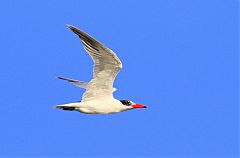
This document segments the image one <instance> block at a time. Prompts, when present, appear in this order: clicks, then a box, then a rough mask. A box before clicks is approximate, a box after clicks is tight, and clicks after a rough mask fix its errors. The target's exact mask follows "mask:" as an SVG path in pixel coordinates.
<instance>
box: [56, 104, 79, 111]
mask: <svg viewBox="0 0 240 158" xmlns="http://www.w3.org/2000/svg"><path fill="white" fill-rule="evenodd" d="M55 108H57V109H62V110H70V111H73V110H76V106H74V104H72V103H69V104H63V105H57V106H55Z"/></svg>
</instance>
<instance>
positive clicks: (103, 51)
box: [68, 25, 122, 101]
mask: <svg viewBox="0 0 240 158" xmlns="http://www.w3.org/2000/svg"><path fill="white" fill-rule="evenodd" d="M68 27H69V28H70V29H71V30H72V31H73V32H74V33H75V34H77V35H78V36H79V37H80V40H81V42H82V44H83V46H84V49H85V50H86V51H87V52H88V54H89V55H90V56H91V58H92V60H93V62H94V67H93V78H92V80H91V81H90V82H89V83H88V85H87V88H86V92H85V93H84V94H83V96H82V101H87V100H92V99H96V98H101V97H104V98H106V97H111V98H112V97H113V91H115V88H113V82H114V80H115V77H116V76H117V74H118V72H119V71H120V70H121V68H122V63H121V61H120V60H119V58H118V57H117V55H116V54H115V53H114V52H113V51H112V50H111V49H109V48H107V47H105V46H104V45H103V44H101V43H100V42H98V41H97V40H95V39H94V38H92V37H91V36H89V35H88V34H86V33H85V32H83V31H80V30H79V29H77V28H76V27H74V26H71V25H68Z"/></svg>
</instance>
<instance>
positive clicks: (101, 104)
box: [76, 99, 127, 114]
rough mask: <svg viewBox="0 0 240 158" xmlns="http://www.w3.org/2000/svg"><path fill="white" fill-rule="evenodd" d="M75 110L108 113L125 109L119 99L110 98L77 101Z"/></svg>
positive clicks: (88, 112)
mask: <svg viewBox="0 0 240 158" xmlns="http://www.w3.org/2000/svg"><path fill="white" fill-rule="evenodd" d="M76 110H77V111H79V112H82V113H87V114H109V113H117V112H121V111H124V110H127V109H126V107H125V106H124V105H122V104H121V102H120V101H118V100H116V99H111V100H97V101H96V100H92V101H86V102H80V103H78V106H77V107H76Z"/></svg>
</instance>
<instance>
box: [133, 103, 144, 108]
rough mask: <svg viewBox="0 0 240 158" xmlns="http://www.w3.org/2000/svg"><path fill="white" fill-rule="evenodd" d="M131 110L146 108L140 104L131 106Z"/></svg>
mask: <svg viewBox="0 0 240 158" xmlns="http://www.w3.org/2000/svg"><path fill="white" fill-rule="evenodd" d="M132 107H133V108H147V107H146V106H145V105H142V104H134V105H132Z"/></svg>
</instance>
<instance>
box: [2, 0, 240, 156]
mask: <svg viewBox="0 0 240 158" xmlns="http://www.w3.org/2000/svg"><path fill="white" fill-rule="evenodd" d="M237 7H238V1H237V0H196V1H191V0H181V1H179V0H171V1H168V0H161V1H160V0H159V1H157V0H155V1H154V0H148V1H137V0H132V1H128V0H124V1H120V0H119V1H113V0H104V1H97V0H94V1H86V0H85V1H81V0H69V1H58V0H52V1H30V0H29V1H26V0H21V1H17V0H10V1H1V5H0V14H1V22H0V23H1V29H0V52H1V58H0V67H1V74H0V77H1V82H0V87H1V90H0V96H1V99H0V105H1V108H0V111H1V115H0V125H1V130H0V140H1V141H0V157H13V156H14V157H15V156H16V157H18V156H19V157H20V156H21V157H25V156H29V157H39V156H42V157H54V156H55V157H60V156H67V157H70V156H74V157H81V156H83V157H86V156H89V157H98V156H111V157H113V156H120V157H127V156H129V157H130V156H137V157H150V156H155V157H207V156H211V157H220V156H223V157H234V156H237V155H238V154H239V149H238V148H239V136H238V134H239V128H238V126H239V121H238V120H239V108H238V99H239V92H238V88H239V87H238V81H239V76H238V72H239V69H238V66H239V65H238V48H239V45H238V44H239V41H238V35H239V34H238V33H239V32H238V28H239V26H238V18H239V17H238V8H237ZM66 24H72V25H75V26H77V27H79V28H80V29H82V30H84V31H85V32H87V33H89V34H90V35H92V36H93V37H95V38H96V39H97V40H99V41H101V42H102V43H104V44H105V45H106V46H108V47H109V48H111V49H113V50H114V51H115V52H116V54H117V55H118V56H119V58H120V59H121V60H122V62H123V69H122V71H121V72H120V73H119V75H118V77H117V79H116V82H115V87H116V88H117V89H118V91H116V92H115V94H114V95H115V97H116V98H118V99H130V100H133V101H135V102H138V103H142V104H145V105H147V106H148V108H147V109H137V110H132V111H127V112H123V113H119V114H113V115H84V114H81V113H77V112H66V111H60V110H57V109H54V108H53V106H54V105H57V104H63V103H68V102H74V101H79V100H81V95H82V93H83V90H82V89H79V88H77V87H74V86H73V85H71V84H69V83H66V82H63V81H59V80H57V79H56V77H57V76H65V77H70V78H75V79H81V80H84V81H88V80H89V79H91V75H92V61H91V59H90V57H89V56H88V55H87V53H86V52H85V51H84V49H83V47H82V45H81V43H80V41H79V39H78V38H77V37H76V36H75V35H74V34H73V33H72V32H71V31H70V30H68V29H67V28H66Z"/></svg>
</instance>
